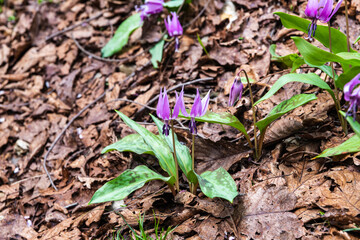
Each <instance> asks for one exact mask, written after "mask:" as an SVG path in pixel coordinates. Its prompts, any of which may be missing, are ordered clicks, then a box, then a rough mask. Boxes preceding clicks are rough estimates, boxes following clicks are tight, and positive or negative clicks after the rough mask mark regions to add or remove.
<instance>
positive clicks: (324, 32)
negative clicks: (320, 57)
mask: <svg viewBox="0 0 360 240" xmlns="http://www.w3.org/2000/svg"><path fill="white" fill-rule="evenodd" d="M275 14H276V15H278V16H279V17H280V19H281V23H282V24H283V25H284V27H286V28H293V29H296V30H299V31H302V32H304V33H306V34H307V33H308V27H309V24H310V21H309V20H307V19H304V18H301V17H298V16H294V15H290V14H286V13H283V12H276V13H275ZM314 38H315V39H317V40H318V41H319V42H321V43H322V44H323V45H324V46H325V47H327V48H329V29H328V27H327V26H322V25H318V26H317V29H316V34H315V37H314ZM331 40H332V42H331V45H332V46H331V47H332V50H333V52H334V53H339V52H346V51H347V40H346V35H345V34H343V33H342V32H340V31H339V30H337V29H335V28H331ZM351 51H354V50H353V49H351ZM321 65H322V64H321Z"/></svg>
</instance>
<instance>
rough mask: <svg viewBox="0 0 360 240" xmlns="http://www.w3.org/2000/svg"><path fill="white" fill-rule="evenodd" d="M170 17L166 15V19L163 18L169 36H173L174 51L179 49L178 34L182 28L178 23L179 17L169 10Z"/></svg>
mask: <svg viewBox="0 0 360 240" xmlns="http://www.w3.org/2000/svg"><path fill="white" fill-rule="evenodd" d="M171 15H172V19H171V18H170V16H167V20H166V19H164V22H165V26H166V29H167V31H168V33H169V35H170V37H175V51H176V52H177V51H178V49H179V38H178V37H179V36H181V35H182V34H183V28H182V26H181V24H180V21H179V18H178V16H177V15H176V12H171Z"/></svg>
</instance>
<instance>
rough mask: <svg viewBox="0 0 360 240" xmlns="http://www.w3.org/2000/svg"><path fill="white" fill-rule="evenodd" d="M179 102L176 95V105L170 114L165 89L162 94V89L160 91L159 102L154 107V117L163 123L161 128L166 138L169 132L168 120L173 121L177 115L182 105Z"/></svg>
mask: <svg viewBox="0 0 360 240" xmlns="http://www.w3.org/2000/svg"><path fill="white" fill-rule="evenodd" d="M180 101H181V99H180V98H179V97H178V96H177V94H176V103H175V106H174V110H173V111H172V112H171V109H170V105H169V99H168V96H167V92H166V88H164V92H163V91H162V88H161V89H160V95H159V101H158V104H157V107H156V115H157V116H158V117H159V118H161V119H163V120H164V122H165V124H164V126H163V134H164V135H166V136H169V132H170V126H169V120H173V119H175V118H177V117H178V115H179V112H180V107H181V104H183V103H181V102H180Z"/></svg>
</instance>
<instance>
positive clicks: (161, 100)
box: [156, 88, 164, 118]
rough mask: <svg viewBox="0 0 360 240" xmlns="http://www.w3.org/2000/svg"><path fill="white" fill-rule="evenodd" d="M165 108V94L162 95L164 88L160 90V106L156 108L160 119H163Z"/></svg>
mask: <svg viewBox="0 0 360 240" xmlns="http://www.w3.org/2000/svg"><path fill="white" fill-rule="evenodd" d="M163 106H164V100H163V93H162V88H160V94H159V100H158V104H157V106H156V115H157V116H158V117H159V118H163V117H162V109H163Z"/></svg>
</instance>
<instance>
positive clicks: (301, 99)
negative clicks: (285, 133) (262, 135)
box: [256, 94, 317, 131]
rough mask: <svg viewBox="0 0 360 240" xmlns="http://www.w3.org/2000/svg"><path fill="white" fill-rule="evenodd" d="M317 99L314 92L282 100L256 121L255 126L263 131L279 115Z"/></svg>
mask: <svg viewBox="0 0 360 240" xmlns="http://www.w3.org/2000/svg"><path fill="white" fill-rule="evenodd" d="M315 99H317V97H316V96H315V94H298V95H295V96H293V97H292V98H290V99H288V100H285V101H282V102H281V103H280V104H278V105H276V106H275V107H274V108H273V109H272V110H271V111H270V112H269V114H268V115H267V116H266V117H265V118H264V119H261V120H260V121H258V122H257V123H256V126H257V127H258V128H259V130H260V131H264V130H265V129H266V128H267V126H269V124H270V123H272V122H273V121H275V120H276V119H278V118H279V117H281V116H282V115H284V114H285V113H287V112H290V111H291V110H293V109H295V108H297V107H299V106H301V105H304V104H306V103H308V102H310V101H313V100H315Z"/></svg>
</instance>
